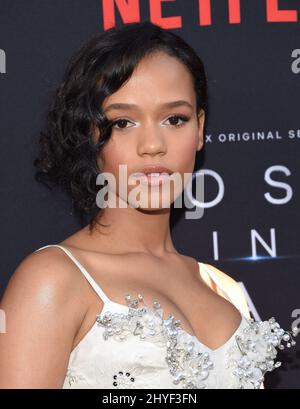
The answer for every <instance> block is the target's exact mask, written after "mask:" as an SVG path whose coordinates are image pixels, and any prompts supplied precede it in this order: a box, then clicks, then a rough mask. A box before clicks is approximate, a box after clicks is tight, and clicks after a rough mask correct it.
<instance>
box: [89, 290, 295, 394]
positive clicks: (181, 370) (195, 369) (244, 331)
mask: <svg viewBox="0 0 300 409" xmlns="http://www.w3.org/2000/svg"><path fill="white" fill-rule="evenodd" d="M143 298H144V297H143V295H142V294H138V298H133V299H132V298H131V296H130V295H129V294H127V295H126V296H125V300H126V303H127V306H128V311H126V313H123V312H122V313H119V312H111V311H106V312H105V313H103V314H102V313H101V314H99V315H97V318H96V321H97V323H98V325H99V326H102V327H104V331H103V338H104V339H105V340H108V339H114V340H115V341H118V342H123V341H125V340H127V339H128V338H129V337H137V338H138V339H140V340H141V341H143V342H145V341H150V342H154V343H156V344H157V345H158V346H159V347H161V348H163V349H164V351H165V361H166V363H167V367H168V369H169V373H170V374H171V375H172V382H173V384H174V385H179V384H180V387H182V388H184V389H202V388H207V387H208V385H212V384H214V382H215V381H214V379H216V378H215V376H216V375H215V374H213V375H212V378H211V379H212V381H210V378H209V375H210V374H211V371H212V370H213V369H214V363H213V362H212V361H211V359H210V355H211V354H214V351H213V350H209V352H207V351H205V346H204V345H203V344H201V342H198V341H197V338H196V337H195V336H192V335H190V334H189V333H187V332H186V331H185V330H183V329H182V328H180V320H176V319H175V318H174V316H173V315H170V316H169V317H168V318H167V319H164V318H163V310H162V308H161V306H160V304H159V303H158V302H157V301H156V300H155V301H153V308H150V307H148V306H147V305H146V304H145V302H144V299H143ZM141 301H143V303H144V305H143V306H142V307H139V302H141ZM243 319H244V322H245V325H244V324H243V325H241V326H240V327H239V330H238V331H237V332H236V333H235V334H234V335H235V336H232V343H231V344H230V345H228V343H225V344H224V353H227V359H226V362H225V363H226V368H227V369H229V374H228V375H229V376H228V377H226V385H227V386H229V387H232V388H240V389H246V388H247V389H258V388H260V386H261V385H262V382H263V380H264V375H265V373H266V372H268V371H272V370H274V369H275V368H278V367H279V366H280V364H281V363H280V362H276V363H275V362H274V359H275V357H276V355H277V349H279V350H281V349H284V348H285V346H284V344H283V342H286V346H287V347H291V346H292V345H295V341H294V339H293V336H295V332H294V330H293V331H292V332H288V331H284V330H283V329H282V328H280V326H279V324H278V323H277V322H276V321H275V319H274V318H271V319H269V320H268V321H258V322H256V321H254V320H253V319H246V318H245V317H243ZM225 346H226V348H227V349H225ZM206 349H207V348H206ZM220 351H221V348H218V354H219V352H220ZM214 356H216V357H217V356H218V359H220V355H217V353H216V355H214ZM221 359H222V360H223V358H221ZM215 364H216V368H215V369H216V370H218V363H217V362H216V363H215ZM120 372H121V373H120ZM120 372H119V373H118V374H115V375H114V376H115V377H116V378H114V380H113V382H115V383H113V386H114V387H118V388H122V387H124V385H125V383H126V382H127V387H132V383H131V382H132V381H130V378H129V376H128V375H126V372H124V371H120ZM124 373H125V375H124ZM127 373H130V371H127ZM131 377H133V376H132V375H131ZM133 378H134V377H133ZM133 383H134V382H133ZM122 385H123V386H122ZM130 385H131V386H130ZM125 387H126V386H125Z"/></svg>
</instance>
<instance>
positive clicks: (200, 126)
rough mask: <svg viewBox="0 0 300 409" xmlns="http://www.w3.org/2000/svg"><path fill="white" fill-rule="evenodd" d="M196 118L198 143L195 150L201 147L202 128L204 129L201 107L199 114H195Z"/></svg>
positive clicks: (203, 113) (203, 112) (203, 116)
mask: <svg viewBox="0 0 300 409" xmlns="http://www.w3.org/2000/svg"><path fill="white" fill-rule="evenodd" d="M197 119H198V144H197V151H200V150H201V149H202V147H203V138H204V135H203V130H204V122H205V111H204V110H203V109H201V111H200V112H199V114H198V115H197Z"/></svg>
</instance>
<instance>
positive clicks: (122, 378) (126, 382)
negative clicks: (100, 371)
mask: <svg viewBox="0 0 300 409" xmlns="http://www.w3.org/2000/svg"><path fill="white" fill-rule="evenodd" d="M134 381H135V378H134V377H133V376H131V375H130V372H123V371H119V372H118V373H117V374H115V375H113V386H114V387H115V388H120V389H124V388H126V387H127V388H128V387H131V383H132V382H134Z"/></svg>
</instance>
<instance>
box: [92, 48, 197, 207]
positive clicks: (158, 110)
mask: <svg viewBox="0 0 300 409" xmlns="http://www.w3.org/2000/svg"><path fill="white" fill-rule="evenodd" d="M174 101H185V103H181V104H177V106H173V107H171V106H166V104H167V103H170V102H174ZM112 104H132V105H134V107H121V106H119V107H110V105H112ZM102 109H103V112H104V114H105V116H106V117H107V119H108V120H109V121H112V122H113V123H114V125H113V127H112V135H111V138H110V139H109V141H108V142H107V143H106V145H105V146H104V147H103V149H102V151H101V152H100V154H99V158H98V165H99V167H100V169H101V171H103V172H110V173H112V174H113V175H114V176H115V179H116V190H114V192H115V193H116V196H117V198H118V197H120V198H121V200H122V201H125V202H127V204H128V205H133V207H139V208H142V209H148V210H149V211H151V209H152V210H153V209H154V208H155V209H158V208H162V207H169V206H170V205H171V203H172V202H173V201H174V200H175V199H176V197H177V196H178V195H180V194H181V192H182V190H183V188H184V186H185V185H186V183H187V181H188V178H189V177H188V178H187V175H186V177H185V178H184V174H185V173H190V174H191V173H192V172H193V169H194V165H195V155H196V151H197V150H200V149H201V148H202V146H203V126H204V117H205V116H204V111H203V110H202V111H201V113H200V115H199V117H198V116H197V113H196V95H195V91H194V87H193V79H192V76H191V74H190V73H189V71H188V69H187V68H186V67H185V66H184V65H183V64H182V63H181V62H180V61H179V60H177V59H176V58H174V57H171V56H168V55H167V54H165V53H162V52H157V53H155V54H152V55H150V56H147V57H145V58H144V59H143V60H142V61H141V62H140V63H139V65H138V66H137V67H136V70H135V71H134V73H133V75H132V76H131V77H130V79H129V80H128V82H127V83H125V84H124V85H123V86H122V87H121V88H120V89H119V90H118V91H116V92H115V93H114V94H112V95H110V96H108V97H107V98H106V99H105V100H104V102H103V105H102ZM98 135H99V131H98V130H97V132H96V137H97V136H98ZM120 164H122V165H126V167H125V168H126V170H127V179H126V182H127V196H126V195H125V194H124V191H123V192H122V191H120V186H119V179H120V174H119V165H120ZM148 165H157V166H164V167H166V168H169V169H171V170H172V172H178V173H177V179H176V180H177V182H176V183H175V182H174V183H172V182H171V183H168V182H167V183H166V182H165V183H164V184H163V185H160V186H151V185H145V184H144V185H140V186H139V182H137V184H135V185H130V184H128V179H129V177H130V175H131V174H133V173H136V172H141V171H142V169H143V168H144V167H146V166H148ZM178 176H179V178H180V179H181V183H180V184H178V180H179V179H178ZM120 183H121V182H120ZM137 186H139V190H140V192H141V193H140V195H138V196H137V197H136V199H133V198H132V197H131V198H130V192H131V191H132V190H133V189H136V188H137ZM162 188H164V189H167V190H162ZM166 192H167V197H166ZM163 197H164V203H166V202H165V200H167V206H166V205H164V206H163V205H162V203H163V201H162V199H163ZM136 200H142V204H141V203H140V204H139V205H137V204H136V203H137V202H136ZM151 201H152V202H151ZM153 203H157V204H155V205H154V206H156V207H153Z"/></svg>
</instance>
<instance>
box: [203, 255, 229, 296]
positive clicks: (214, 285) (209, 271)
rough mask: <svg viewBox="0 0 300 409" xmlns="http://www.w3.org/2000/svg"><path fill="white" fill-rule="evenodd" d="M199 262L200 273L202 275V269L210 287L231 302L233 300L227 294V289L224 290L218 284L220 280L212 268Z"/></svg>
mask: <svg viewBox="0 0 300 409" xmlns="http://www.w3.org/2000/svg"><path fill="white" fill-rule="evenodd" d="M199 264H200V267H202V269H200V274H201V275H202V271H204V272H205V274H206V276H207V278H208V280H209V282H210V283H211V288H212V289H213V290H214V291H215V292H216V293H221V295H223V296H224V298H226V299H227V300H228V301H230V302H231V303H233V301H232V299H231V297H230V296H229V295H228V293H227V291H225V290H224V288H223V286H221V285H220V280H219V279H218V277H217V276H216V274H215V273H214V271H212V269H210V268H208V266H207V265H205V264H204V263H199Z"/></svg>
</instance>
